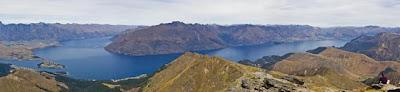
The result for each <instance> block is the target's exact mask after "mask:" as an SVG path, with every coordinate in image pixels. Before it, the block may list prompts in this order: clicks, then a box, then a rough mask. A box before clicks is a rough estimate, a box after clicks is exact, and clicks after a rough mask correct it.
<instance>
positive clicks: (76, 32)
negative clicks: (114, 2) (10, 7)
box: [0, 23, 136, 41]
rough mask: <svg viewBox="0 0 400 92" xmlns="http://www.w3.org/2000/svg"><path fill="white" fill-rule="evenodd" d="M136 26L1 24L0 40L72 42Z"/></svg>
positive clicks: (113, 33)
mask: <svg viewBox="0 0 400 92" xmlns="http://www.w3.org/2000/svg"><path fill="white" fill-rule="evenodd" d="M132 28H136V26H126V25H100V24H58V23H56V24H49V23H32V24H0V33H1V34H0V40H2V41H21V40H24V41H30V40H61V41H63V40H72V39H84V38H93V37H104V36H111V35H115V34H118V33H119V32H122V31H125V30H126V29H132Z"/></svg>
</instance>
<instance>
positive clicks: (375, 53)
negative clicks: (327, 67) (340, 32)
mask: <svg viewBox="0 0 400 92" xmlns="http://www.w3.org/2000/svg"><path fill="white" fill-rule="evenodd" d="M399 45H400V35H399V34H397V33H387V32H385V33H380V34H377V35H375V36H365V35H363V36H360V37H358V38H356V39H354V40H352V41H351V42H349V43H347V44H346V45H345V46H343V47H342V49H344V50H347V51H351V52H357V53H362V54H365V55H367V56H369V57H372V58H374V59H376V60H380V61H384V60H400V47H399Z"/></svg>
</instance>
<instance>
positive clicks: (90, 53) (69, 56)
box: [0, 37, 346, 80]
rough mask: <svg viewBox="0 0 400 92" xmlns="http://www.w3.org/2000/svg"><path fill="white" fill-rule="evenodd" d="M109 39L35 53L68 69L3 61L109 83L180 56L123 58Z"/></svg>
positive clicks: (252, 49)
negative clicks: (109, 49) (110, 48)
mask: <svg viewBox="0 0 400 92" xmlns="http://www.w3.org/2000/svg"><path fill="white" fill-rule="evenodd" d="M109 39H110V37H105V38H94V39H85V40H73V41H66V42H62V45H63V46H61V47H54V48H46V49H39V50H35V54H36V55H38V56H40V57H44V58H48V59H50V60H54V61H55V62H57V63H60V64H63V65H65V66H66V68H65V69H59V70H54V69H53V70H52V69H39V68H37V66H36V64H38V63H39V62H35V61H4V60H3V61H1V60H0V61H1V62H5V63H11V64H15V65H17V66H23V67H30V68H35V69H39V70H47V71H66V72H68V76H71V77H73V78H77V79H89V80H90V79H96V80H109V79H120V78H125V77H132V76H137V75H140V74H144V73H153V72H155V71H157V70H158V69H159V68H160V67H161V66H163V65H164V64H167V63H169V62H170V61H172V60H174V59H175V58H177V57H179V55H181V54H169V55H153V56H139V57H137V56H136V57H135V56H124V55H115V54H111V53H108V52H107V51H105V50H104V48H103V47H104V46H106V45H107V44H109V43H110V40H109ZM345 43H346V41H340V40H328V41H304V42H292V43H283V44H264V45H257V46H243V47H231V48H225V49H220V50H212V51H202V52H200V53H203V54H208V55H214V56H221V57H224V58H226V59H229V60H233V61H238V60H242V59H250V60H255V59H257V58H261V57H263V56H267V55H284V54H286V53H290V52H304V51H306V50H310V49H315V48H317V47H320V46H343V45H344V44H345Z"/></svg>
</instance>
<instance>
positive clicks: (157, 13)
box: [0, 0, 400, 26]
mask: <svg viewBox="0 0 400 92" xmlns="http://www.w3.org/2000/svg"><path fill="white" fill-rule="evenodd" d="M399 10H400V1H399V0H0V20H1V21H4V22H6V23H7V22H24V23H26V22H39V21H43V22H77V23H110V24H146V25H154V24H158V23H161V22H170V21H174V20H180V21H184V22H190V23H217V24H242V23H251V24H310V25H315V26H349V25H354V26H362V25H381V26H399V24H400V22H398V21H400V17H399V16H398V15H399V14H400V11H399Z"/></svg>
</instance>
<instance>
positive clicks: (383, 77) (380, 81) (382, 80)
mask: <svg viewBox="0 0 400 92" xmlns="http://www.w3.org/2000/svg"><path fill="white" fill-rule="evenodd" d="M379 83H382V84H388V79H387V78H386V77H385V75H384V74H383V72H382V73H381V77H380V78H379Z"/></svg>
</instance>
